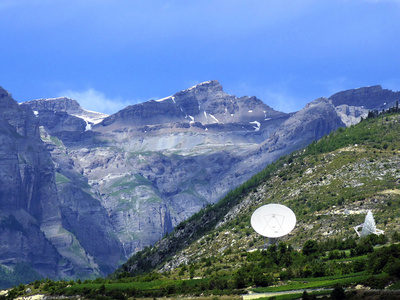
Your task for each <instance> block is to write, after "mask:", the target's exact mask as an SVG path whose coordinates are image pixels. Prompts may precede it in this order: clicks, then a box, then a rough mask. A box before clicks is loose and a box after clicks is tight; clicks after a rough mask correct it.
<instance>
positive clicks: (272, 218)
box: [250, 204, 296, 239]
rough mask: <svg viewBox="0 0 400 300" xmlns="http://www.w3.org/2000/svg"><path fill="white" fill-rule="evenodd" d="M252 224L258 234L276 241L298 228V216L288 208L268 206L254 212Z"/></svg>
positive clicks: (277, 205) (276, 205) (275, 205)
mask: <svg viewBox="0 0 400 300" xmlns="http://www.w3.org/2000/svg"><path fill="white" fill-rule="evenodd" d="M250 222H251V226H252V227H253V229H254V230H255V231H256V232H257V233H258V234H260V235H262V236H264V237H267V238H269V239H276V238H279V237H282V236H284V235H287V234H288V233H289V232H291V231H292V230H293V228H294V227H295V226H296V215H295V214H294V212H293V211H292V210H291V209H290V208H289V207H287V206H284V205H281V204H267V205H264V206H261V207H259V208H257V209H256V210H255V211H254V213H253V215H252V216H251V221H250Z"/></svg>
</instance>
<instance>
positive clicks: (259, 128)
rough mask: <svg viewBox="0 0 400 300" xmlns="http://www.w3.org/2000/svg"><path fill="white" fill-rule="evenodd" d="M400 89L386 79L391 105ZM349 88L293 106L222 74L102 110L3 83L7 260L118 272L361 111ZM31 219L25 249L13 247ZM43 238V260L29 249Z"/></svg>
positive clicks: (77, 271)
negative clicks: (282, 107) (23, 95)
mask: <svg viewBox="0 0 400 300" xmlns="http://www.w3.org/2000/svg"><path fill="white" fill-rule="evenodd" d="M370 89H372V90H376V87H373V88H365V89H363V90H365V93H363V95H369V94H371V93H369V92H368V91H369V90H370ZM372 94H374V93H372ZM398 94H399V93H394V92H390V91H386V92H385V97H387V98H385V97H381V100H382V101H385V103H386V104H385V105H384V104H382V105H384V107H386V106H388V105H389V102H388V101H389V100H391V99H394V98H395V96H394V95H398ZM346 95H348V96H346ZM352 95H353V94H352V92H346V93H344V94H343V95H342V96H341V99H342V98H343V99H344V98H346V97H349V98H348V99H347V100H346V101H344V100H343V101H342V100H341V102H340V103H338V104H340V105H338V106H336V105H335V104H334V103H333V101H332V100H330V99H326V98H320V99H317V100H315V101H313V102H311V103H310V104H308V105H307V106H306V107H305V108H304V109H302V110H300V111H299V112H295V113H291V114H286V113H282V112H277V111H275V110H273V109H272V108H270V107H269V106H267V105H266V104H264V103H263V102H262V101H261V100H259V99H257V98H256V97H247V96H244V97H236V96H233V95H229V94H227V93H225V92H224V91H223V88H222V86H221V85H220V84H219V82H218V81H215V80H214V81H208V82H204V83H201V84H198V85H196V86H193V87H191V88H189V89H186V90H184V91H181V92H178V93H176V94H175V95H173V96H169V97H166V98H164V99H161V100H158V101H148V102H145V103H141V104H137V105H132V106H128V107H127V108H125V109H123V110H121V111H119V112H117V113H115V114H113V115H111V116H105V115H103V114H99V113H95V112H88V111H85V110H84V109H82V108H81V107H80V106H79V104H78V103H77V102H76V101H75V100H72V99H68V98H55V99H40V100H34V101H29V102H26V103H22V104H21V105H18V104H17V103H16V102H15V101H14V100H13V99H12V98H11V96H10V95H9V94H8V93H7V92H6V91H5V90H3V89H2V90H1V97H0V102H1V103H0V105H2V110H0V119H1V128H3V129H2V131H0V138H1V139H3V140H4V143H3V144H2V148H1V149H2V152H1V153H2V154H1V155H2V157H3V160H2V163H3V164H4V168H3V169H1V171H0V172H1V174H0V175H1V176H0V187H1V189H0V194H1V195H2V198H1V199H2V203H3V205H4V207H9V208H10V210H9V211H8V212H7V213H6V212H2V213H1V216H0V218H1V219H0V224H3V227H1V226H0V229H1V230H3V231H1V232H2V233H1V234H3V235H4V237H3V238H4V239H3V241H4V244H2V245H4V246H3V248H2V249H3V251H0V264H3V265H4V266H6V267H7V268H8V269H13V268H14V267H15V266H16V265H17V264H18V263H21V262H27V263H28V265H30V266H32V267H33V269H34V270H36V271H38V272H39V273H40V274H42V276H53V277H54V276H68V277H82V278H83V277H88V276H98V275H100V274H106V273H108V272H111V271H112V270H113V269H114V268H115V267H117V266H118V265H120V264H121V263H123V262H124V261H126V259H127V258H128V257H130V256H131V255H132V254H134V253H136V252H137V251H139V250H141V249H143V248H144V247H146V246H149V245H152V244H154V243H155V242H157V241H158V240H160V239H161V238H162V237H163V236H164V235H165V234H166V233H168V232H171V231H172V230H173V228H174V227H175V226H177V225H178V224H180V223H181V222H182V221H183V220H186V219H187V218H189V217H190V216H192V215H193V214H194V213H196V212H198V211H199V210H201V209H202V208H204V207H205V206H207V205H209V204H213V203H216V202H218V200H219V199H221V198H222V197H223V196H224V195H226V194H228V192H229V191H231V190H233V189H235V188H236V187H237V186H239V185H240V184H242V183H243V182H245V181H246V180H248V179H249V178H251V177H252V176H253V175H254V174H256V173H257V172H259V171H261V170H262V169H264V168H265V166H267V165H268V164H270V163H271V162H274V161H276V160H277V159H278V158H279V157H281V156H282V155H286V154H288V153H290V152H292V151H294V150H296V149H300V148H301V147H304V146H306V145H308V144H309V143H311V142H313V141H314V140H318V139H320V138H321V137H323V136H324V135H325V134H328V133H329V132H331V131H333V130H335V129H337V128H339V127H343V126H349V125H351V124H355V123H357V122H359V120H360V119H361V116H362V115H364V116H365V115H367V113H368V110H367V109H366V108H363V107H361V106H356V105H354V104H353V100H352V98H351V97H352ZM357 99H358V98H357ZM374 99H375V98H374ZM357 101H358V100H357ZM357 101H356V102H357ZM371 101H372V100H371ZM371 101H370V100H369V99H368V98H365V102H366V103H367V102H371ZM372 102H373V103H375V102H377V101H375V100H373V101H372ZM378 102H379V101H378ZM378 102H377V103H378ZM357 103H358V102H357ZM380 107H381V106H380ZM229 207H230V205H228V206H226V208H229ZM224 209H225V208H223V209H221V212H223V211H224ZM21 210H22V212H23V214H25V215H26V213H27V214H28V215H29V216H28V217H26V218H22V217H21V216H22V214H20V211H21ZM10 218H11V219H10ZM13 218H15V219H16V220H17V221H18V222H14V219H13ZM28 219H31V220H32V222H30V223H29V222H28V223H26V220H28ZM10 224H13V225H10ZM18 224H20V225H22V227H21V226H20V225H18ZM29 224H36V225H37V227H36V231H35V234H33V235H31V234H29V235H27V236H28V238H27V240H23V242H21V244H20V245H22V244H23V245H24V247H25V248H24V251H16V250H12V251H11V250H10V249H17V248H18V247H17V248H15V244H13V243H14V242H15V241H18V238H19V237H20V236H21V234H22V236H25V235H24V232H27V230H28V229H27V228H28V227H27V226H28V225H29ZM203 225H204V224H203ZM7 226H8V227H7ZM10 226H11V227H12V228H13V229H14V230H11V231H7V230H5V229H7V228H8V229H10V228H9V227H10ZM204 227H205V228H206V227H207V224H206V225H204ZM4 230H5V231H4ZM32 230H33V229H32ZM34 236H37V237H38V238H37V239H34V240H32V239H33V237H34ZM40 239H42V240H41V241H42V242H41V243H42V244H43V245H46V247H45V248H46V249H50V250H48V251H50V252H49V254H48V257H49V259H48V260H47V261H46V263H43V261H42V260H41V259H42V257H41V256H40V257H36V256H35V255H31V254H29V253H30V252H29V251H31V250H30V249H36V248H35V247H34V245H35V243H38V242H39V240H40ZM47 245H48V246H47ZM46 251H47V250H46ZM46 251H44V252H46ZM21 253H23V255H21ZM46 253H47V252H46ZM52 257H53V258H52Z"/></svg>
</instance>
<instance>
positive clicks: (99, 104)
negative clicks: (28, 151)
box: [0, 0, 400, 114]
mask: <svg viewBox="0 0 400 300" xmlns="http://www.w3.org/2000/svg"><path fill="white" fill-rule="evenodd" d="M399 50H400V0H381V1H379V0H334V1H333V0H332V1H325V0H300V1H297V0H291V1H287V0H213V1H209V0H192V1H191V0H175V1H173V0H165V1H161V0H160V1H152V0H145V1H142V0H84V1H83V0H57V1H54V0H18V1H17V0H0V86H2V87H3V88H5V89H6V90H8V91H9V92H10V93H11V94H12V95H13V97H14V99H15V100H17V101H19V102H23V101H27V100H32V99H39V98H53V97H58V96H69V97H72V98H74V99H77V100H78V101H79V102H80V103H81V106H82V107H83V108H86V109H90V110H95V111H101V112H105V113H109V114H110V113H114V112H116V111H118V110H119V109H122V108H124V107H125V106H127V105H129V104H135V103H139V102H143V101H147V100H150V99H158V98H163V97H166V96H169V95H172V94H174V93H176V92H178V91H180V90H183V89H186V88H189V87H190V86H192V85H195V84H197V83H200V82H203V81H208V80H212V79H217V80H219V82H220V83H221V84H222V85H223V88H224V91H225V92H227V93H229V94H233V95H236V96H245V95H247V96H257V97H258V98H260V99H261V100H263V101H264V102H265V103H266V104H268V105H269V106H271V107H273V108H274V109H277V110H281V111H285V112H290V111H296V110H299V109H301V108H303V107H304V106H305V104H306V103H308V102H310V101H312V100H314V99H316V98H318V97H321V96H325V97H328V96H330V95H332V94H333V93H335V92H338V91H340V90H345V89H351V88H357V87H361V86H369V85H375V84H380V85H382V87H383V88H387V89H392V90H396V91H397V90H400V51H399Z"/></svg>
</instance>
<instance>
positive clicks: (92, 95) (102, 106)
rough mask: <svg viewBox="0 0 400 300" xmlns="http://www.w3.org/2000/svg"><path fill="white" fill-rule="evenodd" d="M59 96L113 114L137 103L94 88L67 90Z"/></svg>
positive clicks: (86, 107) (92, 109)
mask: <svg viewBox="0 0 400 300" xmlns="http://www.w3.org/2000/svg"><path fill="white" fill-rule="evenodd" d="M58 96H59V97H68V98H71V99H75V100H76V101H78V102H79V104H80V105H81V107H82V108H84V109H87V110H91V111H96V112H101V113H105V114H113V113H116V112H117V111H119V110H121V109H123V108H125V107H127V106H128V105H132V104H135V103H132V102H130V101H127V100H123V99H121V98H108V97H106V95H105V94H104V93H102V92H99V91H96V90H95V89H93V88H90V89H88V90H86V91H73V90H65V91H63V92H61V93H59V94H58Z"/></svg>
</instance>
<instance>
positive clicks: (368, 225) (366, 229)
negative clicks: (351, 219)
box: [354, 210, 385, 237]
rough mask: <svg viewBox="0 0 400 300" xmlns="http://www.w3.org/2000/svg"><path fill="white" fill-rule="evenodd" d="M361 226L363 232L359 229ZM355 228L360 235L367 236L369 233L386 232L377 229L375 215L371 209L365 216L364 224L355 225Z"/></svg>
mask: <svg viewBox="0 0 400 300" xmlns="http://www.w3.org/2000/svg"><path fill="white" fill-rule="evenodd" d="M359 228H362V230H361V233H360V231H359V230H358V229H359ZM354 230H355V231H356V232H357V234H358V236H359V237H365V236H367V235H370V234H371V233H373V234H377V235H379V234H384V233H385V232H384V231H383V230H379V229H376V225H375V220H374V216H373V215H372V212H371V211H370V210H369V211H368V212H367V215H366V216H365V221H364V224H361V225H358V226H356V227H354Z"/></svg>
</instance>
